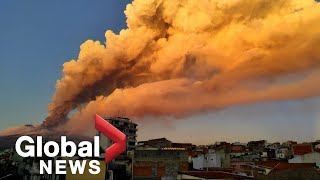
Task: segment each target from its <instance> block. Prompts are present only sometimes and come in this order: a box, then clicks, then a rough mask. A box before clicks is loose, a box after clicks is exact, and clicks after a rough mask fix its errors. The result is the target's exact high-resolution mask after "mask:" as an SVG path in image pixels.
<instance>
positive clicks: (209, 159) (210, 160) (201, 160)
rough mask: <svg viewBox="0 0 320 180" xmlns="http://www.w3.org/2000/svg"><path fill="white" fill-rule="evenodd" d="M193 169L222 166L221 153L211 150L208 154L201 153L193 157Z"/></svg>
mask: <svg viewBox="0 0 320 180" xmlns="http://www.w3.org/2000/svg"><path fill="white" fill-rule="evenodd" d="M192 162H193V169H198V170H204V169H206V168H213V167H221V157H220V154H218V153H215V152H211V153H208V154H205V155H203V154H201V155H198V156H197V157H194V158H192Z"/></svg>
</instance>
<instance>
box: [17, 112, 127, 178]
mask: <svg viewBox="0 0 320 180" xmlns="http://www.w3.org/2000/svg"><path fill="white" fill-rule="evenodd" d="M95 128H96V129H97V130H98V131H99V132H101V133H102V134H103V135H105V136H106V137H107V138H109V139H110V140H112V141H113V142H114V144H113V145H111V146H110V147H109V148H107V149H106V150H105V152H104V153H105V163H106V164H108V163H110V162H111V161H112V160H113V159H114V158H116V157H117V156H118V155H120V154H121V153H123V152H124V151H125V150H126V135H125V134H123V133H122V132H121V131H119V130H118V129H117V128H115V127H114V126H112V125H111V124H110V123H109V122H107V121H105V120H104V119H103V118H102V117H100V116H99V115H97V114H96V115H95ZM99 142H100V139H99V136H94V141H93V143H91V142H90V141H81V142H80V143H78V144H76V143H74V142H73V141H68V140H67V137H66V136H61V140H60V143H57V142H55V141H48V142H46V143H44V144H43V137H42V136H37V137H36V142H35V141H34V140H33V138H32V137H30V136H21V137H19V138H18V139H17V141H16V144H15V149H16V152H17V153H18V154H19V155H20V156H21V157H37V158H40V161H39V169H40V174H44V173H47V174H53V173H54V174H66V173H67V171H66V167H67V165H68V166H69V167H70V171H71V173H72V174H84V170H85V169H86V166H89V168H87V169H88V171H89V173H90V174H92V175H95V174H99V173H100V171H101V169H100V161H98V160H73V159H72V157H74V156H75V155H76V154H77V156H79V157H81V158H92V157H96V158H99V157H100V145H99V144H100V143H99ZM23 144H25V145H24V146H23ZM22 147H24V148H23V149H22ZM58 155H60V156H61V157H63V158H66V159H59V160H55V161H52V160H45V158H44V157H50V158H54V157H57V156H58ZM68 158H69V159H68ZM53 163H54V164H53Z"/></svg>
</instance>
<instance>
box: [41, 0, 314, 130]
mask: <svg viewBox="0 0 320 180" xmlns="http://www.w3.org/2000/svg"><path fill="white" fill-rule="evenodd" d="M125 14H126V16H127V26H128V28H127V29H124V30H122V31H121V32H120V33H119V34H118V35H117V34H114V33H113V32H111V31H107V32H106V34H105V36H106V43H105V45H104V44H101V43H100V42H98V41H92V40H88V41H86V42H85V43H84V44H82V45H81V51H80V53H79V57H78V59H77V60H72V61H70V62H67V63H65V64H64V65H63V77H62V79H61V80H59V81H58V82H57V85H56V93H55V95H54V97H53V100H52V102H51V104H50V105H49V116H48V117H47V119H46V120H45V122H44V123H43V125H44V126H48V127H55V126H57V125H59V124H65V123H66V121H67V119H68V118H67V117H68V114H69V113H70V112H71V111H72V110H74V109H76V108H77V107H79V106H80V107H81V111H79V112H77V113H75V114H74V115H73V116H72V117H71V119H70V120H69V121H68V123H67V124H65V126H66V127H78V129H81V128H83V129H85V128H87V127H88V126H86V125H87V124H88V125H89V124H90V123H91V124H92V122H91V121H92V117H93V114H94V113H99V114H101V115H103V116H104V115H105V116H113V115H123V116H128V117H138V118H140V117H144V116H175V117H183V116H186V115H189V114H192V113H199V112H202V111H211V110H216V109H221V108H224V107H227V106H231V105H237V104H243V103H253V102H257V101H274V100H286V99H297V98H305V97H312V96H318V95H320V86H319V83H320V23H319V22H320V4H319V3H317V2H316V1H314V0H304V1H301V0H268V1H265V0H201V1H199V0H174V1H172V0H149V1H145V0H134V1H133V2H132V4H129V5H128V6H127V8H126V10H125ZM77 124H80V126H81V127H79V126H77Z"/></svg>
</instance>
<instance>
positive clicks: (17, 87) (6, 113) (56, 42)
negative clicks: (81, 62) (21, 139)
mask: <svg viewBox="0 0 320 180" xmlns="http://www.w3.org/2000/svg"><path fill="white" fill-rule="evenodd" d="M128 2H130V1H129V0H121V1H111V0H96V1H88V0H70V1H63V0H57V1H42V0H32V1H11V0H4V1H0V23H1V25H0V63H1V64H0V91H1V93H0V102H1V103H0V130H1V129H5V128H7V127H10V126H15V125H21V124H25V123H39V122H41V121H42V120H43V119H44V118H45V117H46V114H47V104H48V103H49V102H50V100H51V97H52V95H53V93H54V87H55V82H56V80H57V79H59V78H60V77H61V69H62V64H63V63H64V62H65V61H69V60H71V59H76V58H77V56H78V52H79V47H80V45H81V44H82V43H83V42H84V41H86V40H87V39H93V40H101V41H102V42H104V41H105V38H104V32H105V31H106V30H108V29H111V30H114V31H115V32H118V31H119V30H120V29H122V28H125V27H126V23H125V15H124V13H123V11H124V9H125V7H126V4H128Z"/></svg>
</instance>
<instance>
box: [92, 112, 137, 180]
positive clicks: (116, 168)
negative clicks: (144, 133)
mask: <svg viewBox="0 0 320 180" xmlns="http://www.w3.org/2000/svg"><path fill="white" fill-rule="evenodd" d="M104 119H105V120H106V121H108V122H109V123H110V124H112V125H113V126H114V127H116V128H117V129H118V130H120V131H121V132H123V133H124V134H125V135H126V136H127V150H126V151H125V152H123V153H122V154H120V155H119V156H118V157H116V158H115V159H114V160H113V161H112V162H111V163H110V164H108V166H107V174H106V177H107V178H109V179H110V177H112V178H113V179H121V180H126V179H131V178H132V172H131V169H132V168H131V164H132V157H131V155H130V154H131V153H132V151H133V150H134V149H135V146H136V142H137V140H136V138H137V134H136V133H137V126H138V125H137V124H136V123H133V122H132V121H130V119H129V118H125V117H108V118H104ZM98 134H99V137H100V148H102V149H103V150H104V149H106V148H108V147H110V146H111V145H112V144H113V142H112V141H111V140H110V139H109V138H107V137H106V136H104V135H103V134H101V133H100V132H98Z"/></svg>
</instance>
